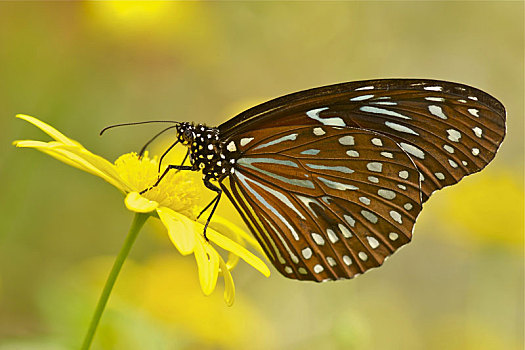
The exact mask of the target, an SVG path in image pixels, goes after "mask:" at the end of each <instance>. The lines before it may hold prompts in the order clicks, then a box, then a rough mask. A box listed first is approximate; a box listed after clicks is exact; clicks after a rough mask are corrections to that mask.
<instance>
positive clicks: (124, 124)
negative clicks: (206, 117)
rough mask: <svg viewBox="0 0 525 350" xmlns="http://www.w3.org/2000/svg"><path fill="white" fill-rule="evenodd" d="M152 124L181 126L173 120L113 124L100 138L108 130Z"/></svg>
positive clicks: (103, 131)
mask: <svg viewBox="0 0 525 350" xmlns="http://www.w3.org/2000/svg"><path fill="white" fill-rule="evenodd" d="M152 123H171V124H179V122H176V121H173V120H147V121H143V122H133V123H122V124H113V125H110V126H106V127H105V128H104V129H102V130H101V131H100V134H99V135H100V136H102V134H103V133H105V132H106V130H109V129H113V128H116V127H120V126H130V125H142V124H152Z"/></svg>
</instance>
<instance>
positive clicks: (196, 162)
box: [177, 122, 237, 181]
mask: <svg viewBox="0 0 525 350" xmlns="http://www.w3.org/2000/svg"><path fill="white" fill-rule="evenodd" d="M219 136H220V135H219V129H217V128H211V127H208V126H206V125H204V124H197V125H195V124H193V123H188V122H184V123H180V124H179V125H178V126H177V137H178V141H179V142H180V143H181V144H183V145H184V146H186V147H188V149H189V151H190V153H189V156H190V163H191V165H192V166H193V168H194V169H195V170H201V171H202V173H203V178H205V179H213V180H218V181H221V180H223V179H224V178H225V177H227V176H229V175H230V174H233V173H234V172H235V168H234V166H235V153H236V151H237V150H236V149H232V148H231V147H228V146H227V145H226V144H225V143H224V142H221V141H220V137H219Z"/></svg>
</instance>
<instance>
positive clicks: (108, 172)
mask: <svg viewBox="0 0 525 350" xmlns="http://www.w3.org/2000/svg"><path fill="white" fill-rule="evenodd" d="M13 144H14V145H15V146H16V147H24V148H35V149H37V150H39V151H41V152H44V153H46V154H48V155H50V156H52V157H53V158H55V159H58V160H60V161H61V162H64V163H66V164H68V165H71V166H73V167H75V168H77V169H80V170H83V171H86V172H88V173H90V174H93V175H95V176H98V177H100V178H102V179H104V180H105V181H107V182H109V183H110V184H112V185H113V186H115V187H117V188H118V189H119V190H121V191H122V192H130V191H132V190H133V189H132V188H131V187H130V186H129V185H128V184H127V183H126V182H125V181H124V180H123V179H122V178H121V177H120V176H119V174H118V172H117V171H116V169H115V166H114V165H113V164H112V163H110V162H109V161H107V160H106V159H104V158H102V157H100V156H97V155H95V154H93V153H91V152H89V151H88V150H86V149H85V148H83V147H81V146H69V145H64V144H63V143H61V142H57V141H52V142H41V141H32V140H22V141H15V142H13Z"/></svg>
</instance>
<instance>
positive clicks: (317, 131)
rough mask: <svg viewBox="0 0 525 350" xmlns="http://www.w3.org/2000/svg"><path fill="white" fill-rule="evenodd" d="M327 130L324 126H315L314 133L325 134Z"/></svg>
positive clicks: (317, 134)
mask: <svg viewBox="0 0 525 350" xmlns="http://www.w3.org/2000/svg"><path fill="white" fill-rule="evenodd" d="M324 134H326V132H325V131H324V130H323V129H322V128H314V135H316V136H323V135H324Z"/></svg>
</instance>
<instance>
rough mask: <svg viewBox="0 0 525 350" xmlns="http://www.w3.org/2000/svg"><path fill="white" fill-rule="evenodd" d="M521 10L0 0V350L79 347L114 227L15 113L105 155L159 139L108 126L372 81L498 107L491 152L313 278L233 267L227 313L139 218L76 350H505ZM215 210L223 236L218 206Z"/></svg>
mask: <svg viewBox="0 0 525 350" xmlns="http://www.w3.org/2000/svg"><path fill="white" fill-rule="evenodd" d="M523 16H524V5H523V3H522V2H327V3H318V2H285V3H275V2H257V3H248V2H223V3H218V2H176V3H174V2H148V3H142V2H118V3H114V2H85V3H58V2H41V3H36V2H20V3H15V2H2V3H0V106H1V108H0V113H1V114H0V140H1V142H2V143H1V144H2V151H1V152H0V180H1V181H0V183H1V184H2V185H3V186H2V194H1V195H0V198H1V200H0V218H1V221H0V222H1V223H2V224H1V225H0V349H2V350H5V349H68V348H75V347H78V346H79V344H80V341H81V338H82V336H83V334H84V332H85V331H86V328H87V325H88V322H89V319H90V317H91V313H92V311H93V309H94V307H95V303H96V300H97V298H98V295H99V292H100V290H101V287H102V284H103V281H104V279H105V278H106V276H107V273H108V272H109V269H110V266H111V263H112V260H113V257H114V256H115V255H116V253H117V252H118V250H119V248H120V245H121V243H122V242H123V240H124V237H125V234H126V232H127V230H128V227H129V225H130V223H131V216H132V215H131V214H130V213H129V212H128V211H127V210H126V209H125V207H124V205H123V200H122V196H121V194H120V193H118V192H117V191H115V190H113V189H112V188H111V187H110V186H108V185H107V184H106V183H104V182H103V181H101V180H100V179H98V178H95V177H93V176H90V175H87V174H85V173H81V172H79V171H77V170H75V169H73V168H70V167H68V166H65V165H64V164H61V163H59V162H57V161H55V160H53V159H51V158H49V157H47V156H44V155H43V154H41V153H38V152H34V151H28V150H17V149H14V147H12V146H11V142H12V141H13V140H15V139H21V138H22V139H43V140H47V138H45V136H44V135H43V134H42V133H41V132H39V131H38V130H36V129H35V128H34V127H32V126H29V125H27V124H26V123H24V122H22V121H20V120H15V118H14V115H15V114H16V113H25V114H29V115H34V116H36V117H39V118H40V119H42V120H43V121H45V122H48V123H49V124H51V125H53V126H55V127H56V128H57V129H59V130H60V131H62V132H64V133H65V134H67V135H68V136H70V137H72V138H74V139H77V140H78V141H80V142H81V143H83V145H84V146H86V147H87V148H88V149H90V150H92V151H93V152H95V153H97V154H100V155H103V156H104V157H106V158H108V159H110V160H114V159H115V158H116V157H117V156H118V155H120V154H122V153H125V152H128V151H132V150H138V149H140V147H141V146H142V144H143V143H144V142H145V141H146V140H147V139H148V137H150V136H151V135H152V134H153V133H154V132H155V131H157V130H160V127H158V126H157V127H155V126H144V127H134V128H133V127H131V128H127V129H120V130H114V131H113V132H111V133H108V134H107V135H105V136H104V137H102V138H101V137H99V136H98V131H99V130H100V129H101V128H103V127H104V126H107V125H109V124H114V123H121V122H129V121H139V120H148V119H173V120H179V121H195V122H206V123H208V124H211V125H217V124H220V123H221V122H223V121H225V120H226V119H228V118H230V117H232V116H233V115H235V114H236V113H238V112H240V111H242V110H243V109H244V108H247V107H250V106H251V105H253V104H256V103H259V102H263V101H264V100H267V99H269V98H273V97H277V96H280V95H282V94H286V93H290V92H294V91H297V90H303V89H307V88H311V87H315V86H320V85H325V84H332V83H337V82H343V81H351V80H360V79H374V78H391V77H421V78H433V79H443V80H450V81H456V82H461V83H465V84H468V85H472V86H475V87H478V88H480V89H482V90H485V91H486V92H488V93H490V94H492V95H494V96H495V97H497V98H498V99H499V100H500V101H502V102H503V104H504V105H505V106H506V108H507V112H508V135H507V138H506V140H505V142H504V144H503V146H502V148H501V150H500V152H499V154H498V155H497V157H496V159H495V160H494V161H493V162H492V163H491V164H490V165H489V166H488V167H487V169H485V170H484V171H483V172H482V173H480V174H476V175H473V176H471V177H469V178H467V179H465V180H463V181H462V182H461V183H460V184H458V185H456V186H453V187H451V188H447V189H445V190H443V191H441V192H440V193H436V194H435V195H434V196H433V197H432V198H431V200H430V201H429V202H428V203H427V204H426V205H425V208H424V210H423V212H422V214H421V215H420V218H419V220H418V223H417V225H416V228H415V236H414V240H413V242H412V243H411V244H410V245H408V246H407V247H406V248H404V249H403V250H401V251H400V252H399V253H397V254H395V255H394V256H393V257H392V258H391V259H390V260H389V261H388V262H387V263H386V264H385V265H384V266H383V267H382V268H380V269H376V270H373V271H371V272H369V273H367V274H365V275H364V276H360V277H359V278H357V279H355V280H351V281H341V282H336V283H326V284H322V285H321V284H313V283H304V282H303V283H301V282H297V281H292V280H288V279H285V278H284V277H282V276H280V275H279V274H278V273H277V272H276V270H275V269H273V268H272V276H271V277H270V278H269V279H266V278H264V277H262V276H261V275H260V274H259V273H257V272H255V271H254V270H253V269H251V268H249V267H247V266H246V264H243V263H241V264H239V266H238V268H236V269H235V270H234V271H233V275H234V280H235V283H236V289H237V296H236V303H235V304H234V306H233V307H232V308H228V307H227V306H226V305H225V304H224V302H223V301H222V290H221V289H222V286H219V287H218V290H217V291H216V292H215V293H214V294H213V295H212V296H211V297H205V296H203V295H202V292H201V291H200V288H199V286H198V276H197V273H196V267H195V264H194V261H193V260H191V259H192V258H182V257H181V256H180V255H179V254H178V253H177V252H176V250H175V249H174V248H173V246H172V245H171V243H170V242H169V239H168V237H167V236H166V235H165V234H163V233H162V232H159V231H158V230H157V228H156V227H155V225H150V226H149V227H147V228H146V229H145V230H144V232H142V233H141V234H140V236H139V238H138V240H137V242H136V244H135V246H134V247H133V250H132V254H131V258H130V260H129V261H127V262H126V264H125V266H124V269H123V271H122V273H121V275H120V276H119V279H118V281H117V285H116V289H115V291H114V294H113V295H112V297H111V299H110V302H109V308H108V309H107V310H106V313H105V315H104V316H103V318H102V322H101V327H100V329H99V331H98V333H97V335H96V338H95V343H94V347H93V348H94V349H131V350H133V349H247V348H253V349H522V348H523V327H524V324H523V323H524V319H523V310H524V303H523V283H524V282H523V278H524V267H523V257H524V254H523V221H524V220H523V219H524V217H523V216H524V214H523V209H524V205H523V198H524V188H523V175H524V170H523V167H524V161H523V152H524V145H523V140H524V132H523V130H524V123H523V120H524V118H523V116H524V107H523V96H524V70H523V69H524V68H523V67H524V34H523V28H524V20H523ZM167 142H169V138H165V139H164V140H162V141H160V142H159V143H158V144H157V145H156V147H155V148H154V150H157V151H158V150H161V149H162V147H165V145H166V143H167ZM208 192H209V191H207V190H206V189H205V187H204V186H202V193H203V203H204V202H205V200H206V199H207V198H209V196H210V195H209V193H208ZM220 212H221V215H223V216H227V217H229V218H230V219H231V220H233V221H235V222H237V223H241V220H240V218H239V217H238V216H237V215H236V214H233V213H232V207H231V206H230V205H229V203H227V201H226V200H224V201H222V203H221V208H220Z"/></svg>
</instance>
